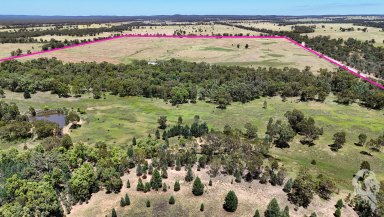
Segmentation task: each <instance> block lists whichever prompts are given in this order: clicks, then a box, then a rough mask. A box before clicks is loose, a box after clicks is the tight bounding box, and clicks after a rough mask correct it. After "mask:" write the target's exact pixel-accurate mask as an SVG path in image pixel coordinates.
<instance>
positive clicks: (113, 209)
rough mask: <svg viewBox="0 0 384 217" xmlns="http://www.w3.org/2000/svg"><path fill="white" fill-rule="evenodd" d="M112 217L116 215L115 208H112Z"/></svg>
mask: <svg viewBox="0 0 384 217" xmlns="http://www.w3.org/2000/svg"><path fill="white" fill-rule="evenodd" d="M112 217H117V214H116V210H115V208H112Z"/></svg>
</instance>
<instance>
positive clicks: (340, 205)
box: [336, 199, 343, 209]
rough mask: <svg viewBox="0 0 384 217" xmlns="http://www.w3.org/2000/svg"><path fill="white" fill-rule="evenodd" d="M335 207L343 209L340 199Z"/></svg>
mask: <svg viewBox="0 0 384 217" xmlns="http://www.w3.org/2000/svg"><path fill="white" fill-rule="evenodd" d="M336 207H337V208H340V209H341V208H343V200H342V199H339V200H338V201H337V203H336Z"/></svg>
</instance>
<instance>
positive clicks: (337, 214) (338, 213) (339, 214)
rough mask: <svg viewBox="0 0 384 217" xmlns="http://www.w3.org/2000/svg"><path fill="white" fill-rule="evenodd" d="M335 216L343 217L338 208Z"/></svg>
mask: <svg viewBox="0 0 384 217" xmlns="http://www.w3.org/2000/svg"><path fill="white" fill-rule="evenodd" d="M335 216H336V217H340V216H341V211H340V208H337V210H336V212H335Z"/></svg>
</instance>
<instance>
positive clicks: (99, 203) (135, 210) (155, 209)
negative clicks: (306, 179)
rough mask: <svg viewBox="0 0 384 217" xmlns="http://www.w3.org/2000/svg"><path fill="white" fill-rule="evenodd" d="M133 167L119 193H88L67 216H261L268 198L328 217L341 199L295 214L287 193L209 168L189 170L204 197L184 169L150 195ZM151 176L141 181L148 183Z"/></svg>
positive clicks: (317, 202)
mask: <svg viewBox="0 0 384 217" xmlns="http://www.w3.org/2000/svg"><path fill="white" fill-rule="evenodd" d="M135 170H136V169H135V168H134V169H131V171H130V173H129V174H125V175H124V176H123V177H122V180H123V188H122V189H121V192H119V193H117V194H115V193H110V194H106V193H105V190H104V191H100V192H98V193H95V194H92V197H91V199H90V200H89V203H88V204H85V203H83V204H82V205H79V204H77V205H75V206H74V207H72V210H71V214H69V215H67V216H68V217H74V216H84V217H94V216H105V215H108V216H110V214H111V210H112V208H113V207H114V208H115V209H116V212H117V216H138V217H144V216H164V217H168V216H169V217H173V216H191V217H192V216H215V217H216V216H217V217H222V216H253V214H254V213H255V211H256V209H259V211H260V214H261V215H262V216H264V211H265V210H266V209H267V205H268V203H269V202H270V201H271V200H272V198H276V199H277V201H278V203H279V205H280V207H281V209H284V207H285V206H287V205H288V206H289V209H290V216H292V217H302V216H304V215H307V216H309V215H310V214H311V213H312V212H313V211H316V213H317V216H319V217H320V216H321V217H323V216H332V214H333V213H334V211H335V208H334V204H336V201H337V200H338V199H340V198H341V195H335V196H334V197H332V198H331V199H330V200H328V201H324V200H322V199H320V198H319V197H318V196H315V197H314V200H313V201H312V203H311V204H310V205H309V206H308V207H307V208H306V209H304V208H302V207H301V208H300V209H299V210H298V211H297V212H296V211H293V210H294V205H293V204H291V203H290V202H289V201H288V200H287V194H286V193H284V192H283V190H282V187H281V186H271V185H270V184H267V185H263V184H260V183H259V182H258V180H254V181H253V182H251V183H248V182H245V181H243V182H241V183H236V182H234V183H233V184H231V179H233V178H234V177H233V176H231V175H221V174H219V175H218V176H216V177H214V178H213V177H210V176H209V175H208V174H207V172H208V170H209V169H201V171H197V169H196V165H194V167H193V168H192V171H193V173H194V174H195V176H199V177H200V178H201V180H202V183H203V184H204V194H203V195H201V196H194V195H193V194H192V185H193V182H191V183H188V182H185V181H184V177H185V174H186V172H185V171H184V168H182V170H181V171H176V170H174V169H171V168H170V169H168V178H167V179H163V183H166V184H167V186H170V189H168V190H167V191H166V192H163V191H162V190H161V189H159V191H154V190H151V191H150V192H147V193H143V192H142V191H136V186H137V183H138V179H139V178H138V177H137V176H136V172H135ZM127 179H129V181H130V184H131V188H126V182H127ZM150 179H151V175H148V177H147V179H144V180H143V182H144V183H145V182H149V180H150ZM209 179H211V180H212V186H208V182H209ZM176 180H180V191H177V192H175V191H174V190H173V185H174V183H175V181H176ZM230 190H233V191H235V193H236V195H237V197H238V203H239V205H238V208H237V210H236V212H234V213H228V212H226V211H225V210H224V209H223V207H222V206H223V204H224V198H225V196H226V194H227V193H228V192H229V191H230ZM126 193H127V194H128V195H129V198H130V202H131V205H129V206H125V207H120V198H121V197H124V196H125V194H126ZM171 196H174V198H175V201H176V203H175V204H174V205H170V204H169V203H168V200H169V198H170V197H171ZM147 200H150V202H151V207H146V201H147ZM201 203H204V208H205V209H204V212H201V211H200V204H201ZM343 215H345V216H348V217H357V214H356V213H355V212H354V211H353V210H352V208H351V207H349V206H346V208H343Z"/></svg>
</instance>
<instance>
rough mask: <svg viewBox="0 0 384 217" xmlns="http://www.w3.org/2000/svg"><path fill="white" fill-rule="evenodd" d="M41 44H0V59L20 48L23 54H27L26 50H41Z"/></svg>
mask: <svg viewBox="0 0 384 217" xmlns="http://www.w3.org/2000/svg"><path fill="white" fill-rule="evenodd" d="M42 45H43V44H38V43H31V44H29V43H28V44H26V43H4V44H0V59H5V58H9V57H11V52H12V51H16V50H17V49H21V50H22V51H23V54H27V51H28V50H30V51H31V52H32V53H35V52H39V51H41V46H42Z"/></svg>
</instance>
